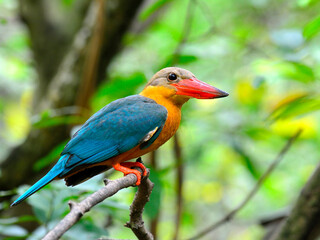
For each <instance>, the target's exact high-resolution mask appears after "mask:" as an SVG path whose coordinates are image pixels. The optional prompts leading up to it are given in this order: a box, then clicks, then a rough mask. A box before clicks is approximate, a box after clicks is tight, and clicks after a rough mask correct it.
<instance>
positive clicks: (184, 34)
mask: <svg viewBox="0 0 320 240" xmlns="http://www.w3.org/2000/svg"><path fill="white" fill-rule="evenodd" d="M193 1H194V0H189V3H188V7H187V13H186V17H185V21H184V25H183V30H182V36H181V38H180V41H179V42H178V45H177V47H176V49H175V50H174V52H173V55H172V60H171V64H170V65H176V64H177V63H179V57H180V55H181V52H182V48H183V47H184V44H185V43H186V42H187V40H188V38H189V35H190V31H191V25H192V19H193V10H194V8H193V4H194V3H193Z"/></svg>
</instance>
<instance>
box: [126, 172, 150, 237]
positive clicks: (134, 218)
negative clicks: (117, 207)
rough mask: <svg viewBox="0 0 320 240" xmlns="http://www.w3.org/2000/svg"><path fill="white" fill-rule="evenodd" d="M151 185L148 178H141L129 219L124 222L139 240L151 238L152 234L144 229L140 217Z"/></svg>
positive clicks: (148, 196)
mask: <svg viewBox="0 0 320 240" xmlns="http://www.w3.org/2000/svg"><path fill="white" fill-rule="evenodd" d="M153 186H154V184H153V183H152V182H151V181H150V179H149V178H144V179H142V180H141V184H140V186H139V188H138V191H137V193H136V195H135V196H134V199H133V202H132V204H131V206H130V221H129V222H127V223H126V224H125V226H126V227H128V228H130V229H131V230H132V231H133V233H134V234H135V235H136V237H137V238H138V239H139V240H153V236H152V234H151V233H150V232H149V231H148V230H147V229H146V227H145V226H144V222H143V219H142V213H143V210H144V206H145V205H146V203H147V202H149V199H150V194H151V192H152V189H153Z"/></svg>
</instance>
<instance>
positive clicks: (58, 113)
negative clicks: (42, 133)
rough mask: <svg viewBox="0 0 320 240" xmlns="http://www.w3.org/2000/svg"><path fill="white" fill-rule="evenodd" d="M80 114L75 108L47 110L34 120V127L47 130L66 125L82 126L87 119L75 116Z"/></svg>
mask: <svg viewBox="0 0 320 240" xmlns="http://www.w3.org/2000/svg"><path fill="white" fill-rule="evenodd" d="M79 113H80V111H79V109H77V108H73V107H70V108H68V107H66V108H61V109H50V110H45V111H43V112H42V113H41V114H40V116H37V118H36V119H34V120H33V123H32V126H33V127H36V128H46V127H53V126H59V125H65V124H67V125H69V124H73V125H76V124H81V123H83V122H84V121H85V119H84V118H83V117H81V116H79V115H75V114H79Z"/></svg>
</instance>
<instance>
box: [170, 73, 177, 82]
mask: <svg viewBox="0 0 320 240" xmlns="http://www.w3.org/2000/svg"><path fill="white" fill-rule="evenodd" d="M177 78H178V77H177V75H176V74H175V73H170V74H169V75H168V80H169V81H174V80H177Z"/></svg>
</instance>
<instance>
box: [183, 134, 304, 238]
mask: <svg viewBox="0 0 320 240" xmlns="http://www.w3.org/2000/svg"><path fill="white" fill-rule="evenodd" d="M301 132H302V130H301V129H300V130H298V131H297V132H296V133H295V134H294V135H293V136H292V137H291V138H290V139H289V140H288V141H287V144H286V145H285V146H284V147H283V148H282V150H281V151H280V153H279V154H278V156H277V157H276V158H275V159H274V160H273V162H272V163H271V164H270V166H269V167H268V169H267V170H266V171H265V173H264V174H263V175H262V176H261V177H260V178H259V180H258V182H257V183H256V185H255V186H254V188H253V189H252V190H251V191H250V192H249V194H248V195H247V196H246V198H245V199H244V200H243V201H242V202H241V203H240V205H239V206H238V207H236V208H235V209H233V210H232V211H230V212H229V213H228V214H227V215H225V216H224V217H223V218H222V219H220V220H219V221H217V222H215V223H214V224H212V225H211V226H209V227H207V228H206V229H204V230H203V231H201V232H200V233H198V234H196V235H194V236H193V237H191V238H189V239H188V240H195V239H199V238H201V237H203V236H205V235H206V234H208V233H210V232H212V231H213V230H215V229H217V228H218V227H220V226H221V225H223V224H225V223H226V222H229V221H230V220H232V219H233V218H234V217H235V215H236V214H237V213H238V212H239V211H240V210H241V209H242V208H244V207H245V206H246V205H247V204H248V202H249V201H250V200H251V199H252V198H253V197H254V196H255V195H256V193H257V192H258V190H259V189H260V187H261V186H262V184H263V183H264V181H265V180H266V179H267V177H269V175H270V174H271V173H272V171H273V170H274V169H275V168H276V167H277V166H278V164H279V163H280V162H281V160H282V159H283V157H284V155H285V154H286V153H287V152H288V150H289V149H290V147H291V146H292V144H293V143H294V141H295V140H296V139H297V138H298V137H299V136H300V134H301Z"/></svg>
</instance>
